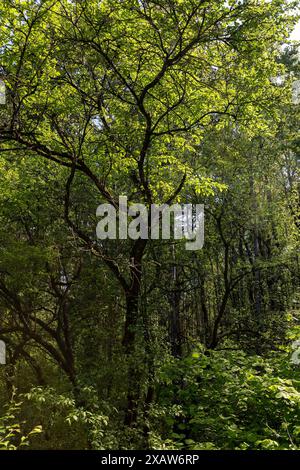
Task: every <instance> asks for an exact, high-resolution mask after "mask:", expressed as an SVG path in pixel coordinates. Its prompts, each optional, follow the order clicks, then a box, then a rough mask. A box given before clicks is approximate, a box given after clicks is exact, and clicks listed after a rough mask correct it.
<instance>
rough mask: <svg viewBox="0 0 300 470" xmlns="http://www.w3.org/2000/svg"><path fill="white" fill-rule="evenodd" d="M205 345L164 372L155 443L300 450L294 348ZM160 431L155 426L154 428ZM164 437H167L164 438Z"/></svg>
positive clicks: (299, 385)
mask: <svg viewBox="0 0 300 470" xmlns="http://www.w3.org/2000/svg"><path fill="white" fill-rule="evenodd" d="M227 347H228V349H226V350H219V351H210V352H209V354H208V353H205V352H204V351H203V349H202V348H201V347H197V348H195V350H194V352H193V353H192V354H191V355H190V356H189V357H187V358H185V359H182V360H176V359H172V360H170V362H169V364H168V365H166V366H165V367H164V368H163V369H162V371H161V377H160V383H161V385H160V388H159V399H158V403H157V404H156V405H155V406H154V407H153V409H152V419H153V420H154V422H155V423H156V426H157V421H161V426H162V428H161V429H163V432H162V434H161V435H160V436H158V435H157V432H155V431H154V430H153V432H152V434H151V440H152V443H151V445H152V446H153V447H154V448H166V449H237V450H247V449H257V450H261V449H268V450H275V449H290V450H296V449H299V448H300V427H299V418H300V369H299V366H297V365H294V364H292V362H291V354H292V353H291V350H290V349H289V348H287V347H282V350H281V351H280V352H276V353H274V352H273V353H272V354H271V355H270V356H269V357H266V358H263V357H261V356H257V355H253V356H251V355H250V356H249V355H247V354H246V353H245V352H243V351H241V350H238V349H237V348H235V347H234V345H233V344H228V345H227ZM156 429H157V428H156ZM162 436H163V437H162Z"/></svg>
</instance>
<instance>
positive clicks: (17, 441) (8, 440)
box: [0, 395, 42, 450]
mask: <svg viewBox="0 0 300 470" xmlns="http://www.w3.org/2000/svg"><path fill="white" fill-rule="evenodd" d="M18 398H21V397H18ZM22 404H23V402H22V401H20V399H17V397H16V396H15V395H13V397H12V400H11V402H10V403H8V404H6V406H5V408H6V410H5V412H4V414H3V415H2V416H0V450H17V449H20V448H22V447H24V446H28V445H29V443H30V439H31V437H33V436H35V435H37V434H40V433H42V426H40V425H37V426H35V427H34V428H33V429H31V431H27V432H26V431H24V429H23V428H24V425H25V422H24V421H22V420H21V419H20V413H21V407H22Z"/></svg>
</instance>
